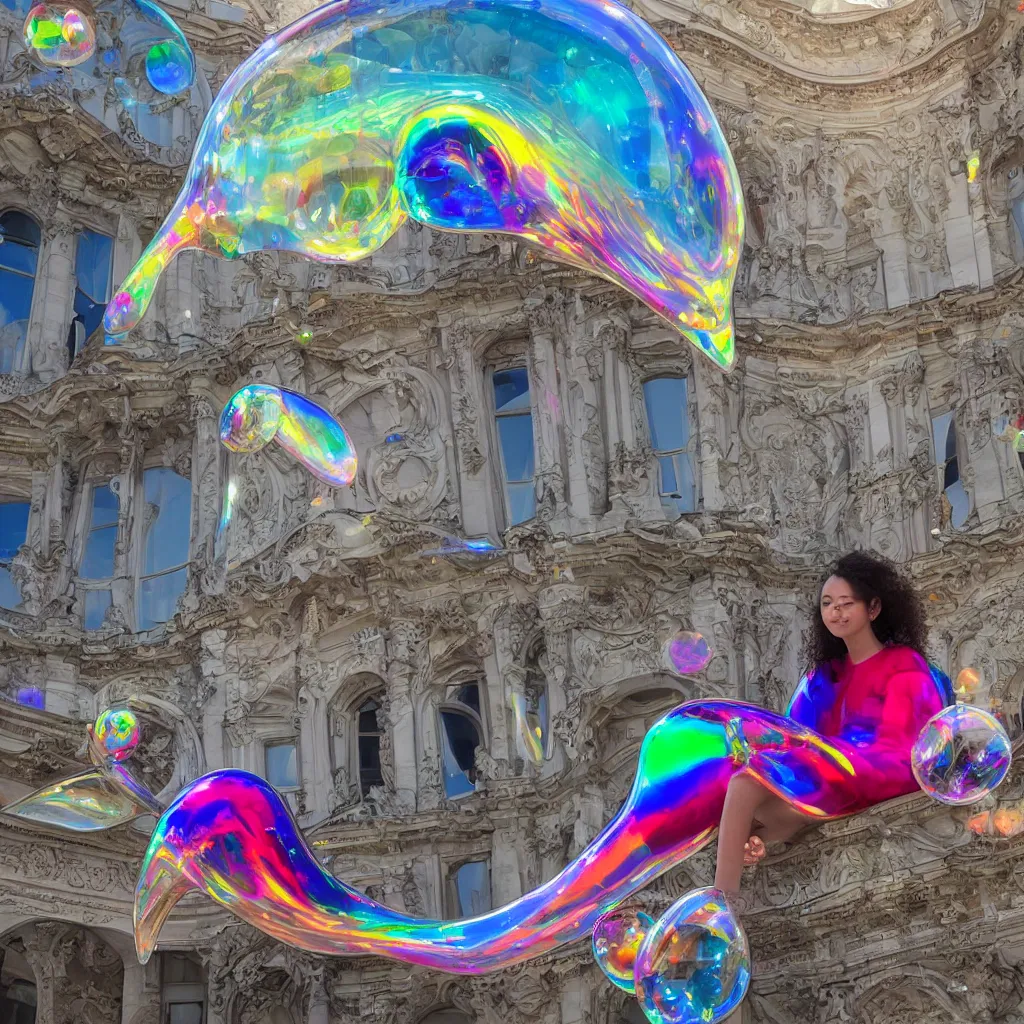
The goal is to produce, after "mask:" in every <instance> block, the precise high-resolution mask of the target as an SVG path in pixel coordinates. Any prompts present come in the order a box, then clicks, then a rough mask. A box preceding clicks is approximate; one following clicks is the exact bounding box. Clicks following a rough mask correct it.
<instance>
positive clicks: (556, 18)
mask: <svg viewBox="0 0 1024 1024" xmlns="http://www.w3.org/2000/svg"><path fill="white" fill-rule="evenodd" d="M408 218H412V219H414V220H417V221H419V222H421V223H423V224H426V225H428V226H430V227H434V228H439V229H444V230H452V231H474V232H477V231H500V232H505V233H509V234H513V235H517V236H519V237H520V238H523V239H525V240H527V241H528V242H530V243H532V244H533V245H535V246H537V247H539V248H541V249H544V250H546V251H547V252H548V254H550V255H551V256H552V257H553V258H554V259H556V260H559V261H561V262H564V263H568V264H572V265H574V266H577V267H580V268H582V269H585V270H589V271H592V272H596V273H598V274H601V275H603V276H604V277H606V278H608V279H609V280H611V281H613V282H615V283H617V284H619V285H621V286H622V287H623V288H625V289H626V290H627V291H629V292H631V293H632V294H633V295H634V296H636V297H637V298H638V299H640V300H641V301H643V302H644V303H646V304H647V305H648V306H649V307H650V308H651V309H653V310H655V311H656V312H657V313H659V314H660V315H662V316H663V317H665V318H666V319H667V320H668V321H669V322H670V323H671V324H672V325H673V326H674V327H676V328H677V329H678V330H679V331H680V332H681V333H682V334H683V335H684V336H685V337H687V338H688V339H689V340H690V341H691V342H692V343H693V344H694V345H696V346H697V347H698V348H699V349H700V350H701V351H702V352H704V353H705V354H706V355H707V356H709V357H710V358H711V359H713V360H714V361H715V362H716V363H717V364H718V365H720V366H722V367H726V368H728V367H730V366H731V365H732V363H733V360H734V333H733V317H732V288H733V280H734V278H735V275H736V268H737V264H738V261H739V256H740V251H741V248H742V239H743V221H744V215H743V196H742V191H741V188H740V182H739V177H738V174H737V172H736V167H735V165H734V163H733V160H732V156H731V155H730V153H729V148H728V146H727V144H726V141H725V138H724V136H723V134H722V131H721V129H720V127H719V125H718V122H717V121H716V119H715V115H714V113H713V112H712V110H711V107H710V106H709V104H708V102H707V100H706V99H705V97H704V95H703V94H702V93H701V91H700V88H699V87H698V86H697V84H696V82H695V81H694V80H693V78H692V76H691V75H690V73H689V72H688V71H687V69H686V68H685V67H684V66H683V64H682V63H681V62H680V61H679V58H678V57H677V56H676V54H675V52H674V51H673V50H672V48H671V47H670V46H669V45H668V44H667V43H666V42H665V40H664V39H663V38H662V37H661V36H660V35H659V34H658V33H657V32H656V31H654V29H652V28H651V27H650V26H649V25H648V24H647V23H646V22H645V21H644V20H643V19H642V18H640V17H639V16H638V15H636V14H634V13H633V12H632V11H631V10H629V9H628V8H627V7H624V6H621V5H620V4H619V3H617V2H616V0H536V2H532V3H529V4H526V3H518V2H514V0H494V2H489V3H487V4H481V3H479V2H478V0H404V2H399V3H394V4H388V5H384V6H381V5H380V4H378V3H377V2H376V0H374V2H372V3H371V2H370V0H351V2H346V3H340V2H338V3H328V4H326V5H324V6H323V7H320V8H318V9H317V10H315V11H313V12H312V13H310V14H308V15H306V16H305V17H303V18H300V19H299V20H298V21H296V22H295V23H294V24H292V25H289V26H288V27H287V28H284V29H282V30H281V31H280V32H278V33H277V34H276V35H274V36H272V37H270V38H269V39H267V40H266V41H265V42H264V43H263V45H262V46H260V47H259V49H258V50H257V51H256V52H255V53H254V54H252V56H250V57H249V58H248V59H247V60H245V61H243V62H242V64H240V65H239V66H238V67H237V68H236V69H235V71H234V72H233V73H232V74H231V76H230V77H229V79H228V80H227V82H226V83H225V84H224V86H223V87H222V88H221V90H220V93H219V94H218V96H217V99H216V100H215V102H214V104H213V107H212V108H211V109H210V111H209V114H208V115H207V118H206V121H205V123H204V125H203V129H202V132H201V133H200V137H199V140H198V142H197V144H196V148H195V152H194V154H193V158H192V164H191V166H190V168H189V171H188V174H187V177H186V181H185V184H184V187H183V188H182V191H181V193H180V194H179V196H178V198H177V200H176V201H175V204H174V207H173V208H172V210H171V211H170V213H169V215H168V217H167V219H166V220H165V221H164V224H163V226H162V227H161V228H160V230H159V231H158V232H157V234H156V236H155V238H154V239H153V241H152V242H151V243H150V245H149V247H148V248H147V249H146V251H145V252H144V253H143V255H142V257H141V259H140V260H139V262H138V263H137V264H136V266H135V267H134V269H133V270H132V271H131V273H130V274H129V275H128V277H127V279H126V280H125V282H124V284H123V285H122V287H121V289H120V290H119V291H118V292H117V294H116V295H115V296H114V298H113V299H112V301H111V303H110V305H109V306H108V308H107V315H106V321H105V324H106V330H107V332H108V333H109V334H111V335H114V336H117V335H120V334H123V333H125V332H126V331H128V330H130V329H131V328H132V327H133V326H134V325H135V324H136V323H138V322H139V320H140V318H141V317H142V315H143V313H144V312H145V309H146V307H147V306H148V305H149V302H150V300H151V298H152V295H153V289H154V287H155V286H156V282H157V279H158V278H159V276H160V274H161V273H162V272H163V270H164V269H165V268H166V266H167V265H168V263H169V262H170V260H171V259H172V258H173V257H174V256H175V254H176V253H178V252H181V251H182V250H184V249H190V248H197V249H201V250H203V251H205V252H209V253H213V254H215V255H218V256H221V257H223V258H226V259H233V258H236V257H238V256H241V255H243V254H244V253H250V252H258V251H263V250H287V251H292V252H297V253H302V254H304V255H306V256H310V257H312V258H314V259H318V260H324V261H327V262H353V261H355V260H359V259H362V258H363V257H365V256H367V255H369V254H370V253H372V252H375V251H376V250H377V249H379V248H380V247H381V246H382V245H383V244H384V243H385V242H386V241H387V240H388V238H390V237H391V236H392V235H393V234H394V233H395V232H396V231H397V230H398V228H399V227H400V226H401V224H402V223H403V222H404V221H405V220H406V219H408Z"/></svg>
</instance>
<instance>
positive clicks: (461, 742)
mask: <svg viewBox="0 0 1024 1024" xmlns="http://www.w3.org/2000/svg"><path fill="white" fill-rule="evenodd" d="M480 745H481V742H480V731H479V730H478V729H477V726H476V723H475V722H474V721H473V719H472V718H471V717H470V716H469V715H464V714H462V713H461V712H458V711H453V710H444V711H442V712H441V762H442V769H443V776H444V792H445V796H447V797H448V798H449V799H452V798H455V797H460V796H465V795H466V794H467V793H472V792H474V790H475V789H476V749H477V747H479V746H480Z"/></svg>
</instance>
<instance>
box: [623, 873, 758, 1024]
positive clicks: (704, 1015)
mask: <svg viewBox="0 0 1024 1024" xmlns="http://www.w3.org/2000/svg"><path fill="white" fill-rule="evenodd" d="M633 984H634V986H635V988H636V997H637V1000H638V1001H639V1003H640V1008H641V1009H642V1010H643V1011H644V1014H645V1015H646V1016H647V1019H648V1020H649V1021H651V1024H717V1022H718V1021H722V1020H724V1019H725V1018H726V1017H728V1016H729V1014H730V1013H732V1011H733V1010H735V1009H736V1007H737V1006H739V1004H740V1002H741V1001H742V1000H743V997H744V996H745V995H746V993H747V987H748V986H749V985H750V950H749V947H748V945H747V936H746V934H745V933H744V931H743V928H742V927H741V926H740V923H739V921H738V919H737V918H736V916H735V915H734V914H733V913H732V911H731V910H730V909H729V906H728V904H727V903H726V900H725V893H723V892H722V891H721V890H719V889H694V890H693V891H692V892H688V893H687V894H686V895H685V896H683V897H682V898H681V899H679V900H677V901H676V902H675V903H673V904H672V906H671V907H669V908H668V910H666V911H665V913H664V914H663V915H662V916H661V917H660V918H659V919H658V920H657V921H656V922H655V924H654V927H652V928H651V929H650V930H649V931H648V933H647V935H646V937H645V938H644V941H643V943H642V944H641V946H640V949H639V951H638V952H637V955H636V966H635V968H634V971H633Z"/></svg>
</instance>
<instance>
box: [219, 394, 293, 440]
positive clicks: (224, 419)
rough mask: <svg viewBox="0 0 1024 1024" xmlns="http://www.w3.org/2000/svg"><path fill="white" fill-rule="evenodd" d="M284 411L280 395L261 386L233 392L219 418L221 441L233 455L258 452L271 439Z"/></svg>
mask: <svg viewBox="0 0 1024 1024" xmlns="http://www.w3.org/2000/svg"><path fill="white" fill-rule="evenodd" d="M283 414H284V408H283V406H282V404H281V392H280V391H279V390H278V389H277V388H274V387H268V386H266V385H263V384H249V385H248V386H246V387H244V388H242V389H241V390H240V391H236V392H235V394H234V395H232V396H231V401H229V402H228V404H227V405H225V406H224V411H223V412H222V413H221V414H220V439H221V443H222V444H223V445H224V447H225V448H228V449H230V450H231V451H233V452H245V453H248V452H258V451H259V450H260V449H261V448H265V447H266V446H267V445H268V444H270V442H271V441H272V440H273V439H274V435H275V434H277V431H278V428H279V427H280V426H281V418H282V416H283Z"/></svg>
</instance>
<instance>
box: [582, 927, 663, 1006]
mask: <svg viewBox="0 0 1024 1024" xmlns="http://www.w3.org/2000/svg"><path fill="white" fill-rule="evenodd" d="M653 924H654V918H653V917H650V916H649V915H648V914H645V913H644V912H643V911H642V910H640V909H639V908H637V907H616V908H615V909H614V910H609V911H608V913H607V914H602V915H601V916H600V917H599V918H598V919H597V923H596V924H595V925H594V934H593V935H592V936H591V950H592V952H593V954H594V961H595V963H596V964H597V966H598V967H600V968H601V970H602V971H603V972H604V976H605V977H606V978H607V979H608V980H609V981H610V982H611V983H612V984H613V985H615V986H616V987H617V988H621V989H622V990H623V992H629V993H630V995H632V994H633V991H634V984H633V968H634V966H635V964H636V954H637V951H638V950H639V949H640V945H641V943H642V942H643V941H644V939H645V938H646V936H647V933H648V932H649V931H650V930H651V926H652V925H653Z"/></svg>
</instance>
